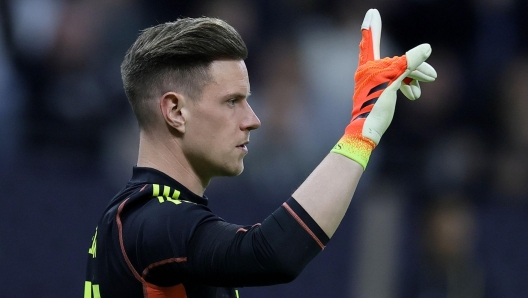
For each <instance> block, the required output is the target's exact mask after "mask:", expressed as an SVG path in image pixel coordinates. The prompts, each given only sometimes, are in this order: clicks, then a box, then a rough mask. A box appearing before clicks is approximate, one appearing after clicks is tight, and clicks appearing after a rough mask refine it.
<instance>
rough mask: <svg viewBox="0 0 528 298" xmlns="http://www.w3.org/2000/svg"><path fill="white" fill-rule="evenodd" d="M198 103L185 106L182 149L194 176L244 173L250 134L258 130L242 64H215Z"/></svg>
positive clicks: (258, 124)
mask: <svg viewBox="0 0 528 298" xmlns="http://www.w3.org/2000/svg"><path fill="white" fill-rule="evenodd" d="M209 72H210V75H211V81H210V82H209V83H208V84H207V85H206V86H205V87H204V89H203V92H202V96H201V98H200V99H195V100H194V101H193V102H191V103H190V104H188V105H187V115H185V116H186V117H185V122H186V124H185V133H184V135H183V140H182V141H183V142H182V149H183V150H184V153H185V154H186V156H187V158H188V159H189V162H190V164H191V166H192V167H193V170H194V171H195V173H196V174H197V175H198V176H199V177H200V178H201V179H202V180H207V179H210V178H212V177H214V176H235V175H238V174H240V173H241V172H242V170H243V169H244V164H243V158H244V156H245V155H246V154H247V153H248V150H247V147H246V145H247V143H248V142H249V131H250V130H253V129H257V128H258V127H259V126H260V120H259V119H258V118H257V116H256V115H255V113H254V112H253V110H252V109H251V107H250V106H249V104H248V102H247V97H248V96H249V93H250V91H249V90H250V89H249V78H248V73H247V69H246V64H245V63H244V61H242V60H240V61H236V60H217V61H214V62H213V63H212V64H211V66H210V68H209Z"/></svg>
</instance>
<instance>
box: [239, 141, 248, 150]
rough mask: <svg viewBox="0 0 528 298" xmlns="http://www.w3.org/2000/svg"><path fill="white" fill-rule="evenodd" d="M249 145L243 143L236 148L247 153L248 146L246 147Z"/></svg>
mask: <svg viewBox="0 0 528 298" xmlns="http://www.w3.org/2000/svg"><path fill="white" fill-rule="evenodd" d="M247 144H249V141H247V142H244V143H242V144H240V145H237V146H236V147H237V148H239V149H242V150H244V151H247V146H246V145H247Z"/></svg>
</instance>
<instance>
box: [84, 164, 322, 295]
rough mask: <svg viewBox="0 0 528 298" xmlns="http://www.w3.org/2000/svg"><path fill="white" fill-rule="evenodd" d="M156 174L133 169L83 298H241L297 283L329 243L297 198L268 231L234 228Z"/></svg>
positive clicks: (96, 240)
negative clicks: (248, 290) (245, 292)
mask: <svg viewBox="0 0 528 298" xmlns="http://www.w3.org/2000/svg"><path fill="white" fill-rule="evenodd" d="M207 202H208V200H207V198H206V197H200V196H198V195H196V194H194V193H192V192H191V191H189V190H188V189H187V188H185V187H184V186H183V185H181V184H180V183H178V182H177V181H175V180H174V179H172V178H170V177H169V176H167V175H165V174H164V173H161V172H159V171H157V170H154V169H150V168H140V167H134V170H133V176H132V179H131V180H130V181H129V182H128V184H127V185H126V187H125V188H124V189H123V190H122V191H121V192H119V193H118V194H117V195H116V196H115V197H114V198H113V199H112V200H111V202H110V204H109V205H108V207H107V208H106V210H105V211H104V214H103V216H102V218H101V220H100V221H99V223H98V226H97V228H96V230H95V235H94V236H93V239H92V245H91V247H90V249H89V251H88V252H89V255H88V267H87V279H86V282H85V290H84V297H85V298H91V297H94V298H97V297H102V298H111V297H113V298H118V297H127V298H133V297H148V298H152V297H171V298H183V297H188V298H213V297H214V298H220V297H223V298H238V297H239V294H238V291H237V290H236V289H235V288H239V287H245V286H259V285H271V284H278V283H284V282H289V281H291V280H293V279H294V278H295V277H296V276H297V275H298V274H299V273H300V271H301V270H302V269H303V268H304V267H305V266H306V264H307V263H308V262H309V261H310V260H311V259H312V258H313V257H315V255H317V253H319V252H320V251H321V250H322V249H323V248H324V246H325V245H326V243H327V242H328V241H329V239H328V237H327V236H326V234H325V233H324V232H323V231H322V230H321V228H320V227H319V226H318V225H317V224H316V223H315V221H314V220H313V219H312V218H311V217H310V216H309V215H308V214H307V213H306V211H304V209H303V208H302V207H301V206H300V205H299V204H298V203H297V202H296V201H295V200H294V199H293V198H290V199H288V200H287V201H286V202H285V203H284V204H283V205H282V206H281V207H279V208H278V209H277V210H276V211H275V212H273V213H272V214H271V215H270V216H269V217H268V218H266V219H265V220H264V221H263V222H262V224H255V225H253V226H241V225H235V224H230V223H227V222H225V221H224V220H222V219H221V218H220V217H218V216H216V215H215V214H214V213H212V212H211V210H210V209H209V208H208V207H207Z"/></svg>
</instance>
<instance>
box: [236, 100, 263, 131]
mask: <svg viewBox="0 0 528 298" xmlns="http://www.w3.org/2000/svg"><path fill="white" fill-rule="evenodd" d="M259 127H260V119H259V118H258V117H257V115H256V114H255V112H253V109H252V108H251V106H250V105H249V103H247V102H246V117H245V118H244V121H242V125H241V127H240V129H242V130H254V129H257V128H259Z"/></svg>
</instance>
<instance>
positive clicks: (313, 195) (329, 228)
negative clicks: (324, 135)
mask: <svg viewBox="0 0 528 298" xmlns="http://www.w3.org/2000/svg"><path fill="white" fill-rule="evenodd" d="M362 173H363V167H362V166H361V165H360V164H358V163H357V162H355V161H354V160H352V159H349V158H347V157H345V156H343V155H341V154H336V153H332V152H331V153H329V154H328V155H327V156H326V157H325V159H324V160H323V161H322V162H321V163H320V164H319V165H318V166H317V168H315V170H314V171H313V172H312V173H311V174H310V176H308V178H307V179H306V180H305V181H304V182H303V183H302V184H301V186H300V187H299V188H298V189H297V190H296V191H295V192H294V193H293V195H292V196H293V197H294V198H295V200H296V201H297V202H298V203H299V204H300V205H301V206H302V207H303V208H304V210H306V212H307V213H308V214H309V215H310V216H311V217H312V218H313V219H314V221H315V222H316V223H317V224H318V225H319V227H321V229H322V230H323V231H324V232H325V233H326V235H328V237H332V235H333V234H334V232H335V231H336V229H337V227H338V226H339V224H340V223H341V220H342V219H343V217H344V215H345V213H346V210H347V209H348V206H349V204H350V201H351V200H352V196H353V195H354V192H355V190H356V187H357V184H358V182H359V178H360V177H361V174H362Z"/></svg>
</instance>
